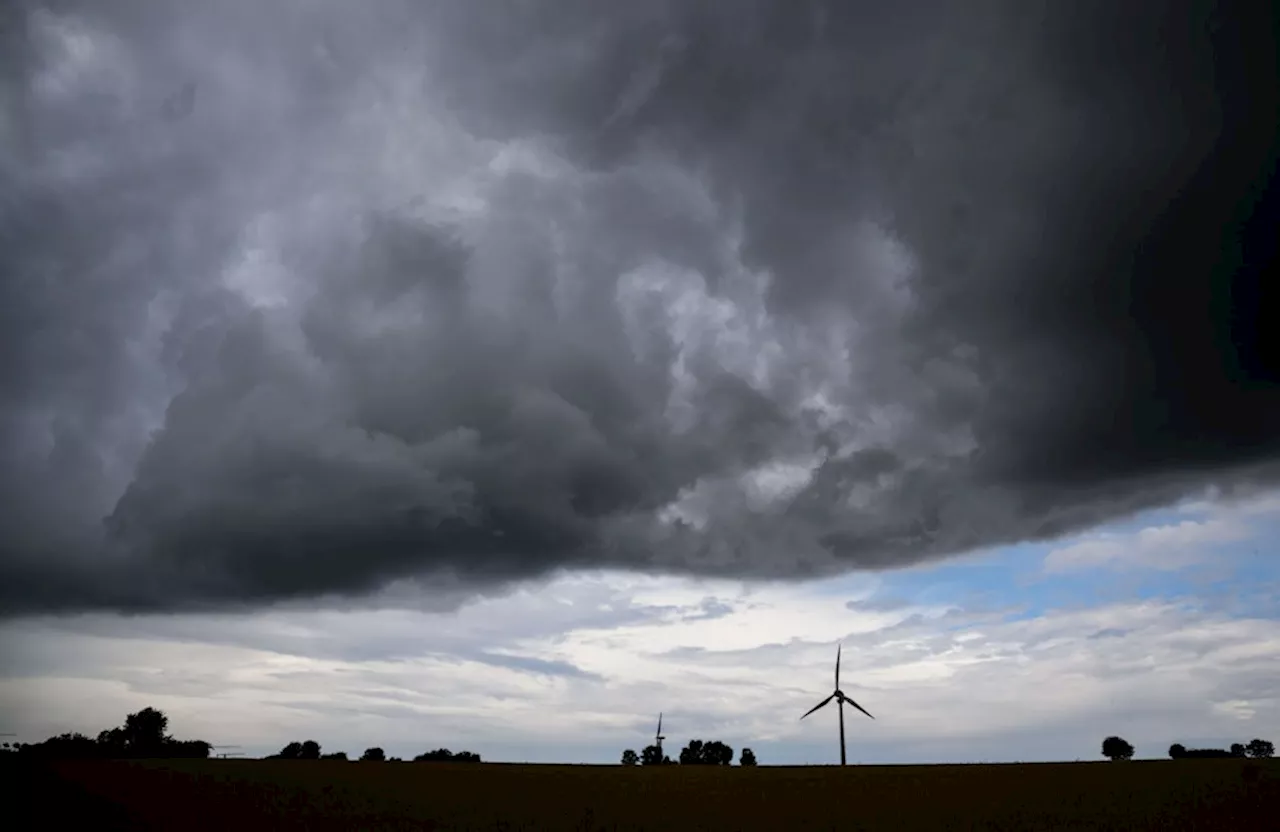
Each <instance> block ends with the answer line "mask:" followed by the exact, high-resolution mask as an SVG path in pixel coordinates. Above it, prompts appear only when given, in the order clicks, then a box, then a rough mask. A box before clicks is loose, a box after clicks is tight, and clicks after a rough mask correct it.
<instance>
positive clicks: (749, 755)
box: [738, 748, 756, 766]
mask: <svg viewBox="0 0 1280 832" xmlns="http://www.w3.org/2000/svg"><path fill="white" fill-rule="evenodd" d="M755 764H756V752H754V751H752V750H751V749H750V748H744V749H742V756H741V757H739V758H738V765H740V766H754V765H755Z"/></svg>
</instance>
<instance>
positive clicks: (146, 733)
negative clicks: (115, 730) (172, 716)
mask: <svg viewBox="0 0 1280 832" xmlns="http://www.w3.org/2000/svg"><path fill="white" fill-rule="evenodd" d="M168 729H169V717H167V716H165V715H164V713H163V712H161V711H157V710H156V709H155V708H143V709H142V710H140V711H138V712H137V713H133V714H129V715H128V716H126V717H125V718H124V727H123V729H122V732H123V735H124V743H125V748H126V750H127V751H128V753H129V756H131V757H149V756H160V754H161V751H162V746H164V744H165V743H166V742H168V741H169V739H170V737H169V735H168V734H166V733H165V732H166V731H167V730H168Z"/></svg>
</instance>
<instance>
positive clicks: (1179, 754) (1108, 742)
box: [1102, 737, 1276, 761]
mask: <svg viewBox="0 0 1280 832" xmlns="http://www.w3.org/2000/svg"><path fill="white" fill-rule="evenodd" d="M1133 750H1134V749H1133V746H1132V745H1131V744H1130V743H1128V742H1127V741H1125V740H1124V739H1123V738H1121V737H1107V738H1106V739H1105V740H1103V741H1102V756H1104V757H1106V758H1107V759H1109V760H1112V761H1115V760H1129V759H1132V758H1133ZM1275 753H1276V747H1275V745H1273V744H1272V743H1271V741H1270V740H1261V739H1256V738H1255V739H1252V740H1250V741H1249V742H1248V743H1239V742H1236V743H1232V744H1231V747H1230V748H1187V747H1186V746H1184V745H1183V744H1182V743H1179V742H1175V743H1174V744H1173V745H1171V746H1169V757H1170V758H1171V759H1174V760H1216V759H1229V758H1232V757H1235V758H1241V757H1252V758H1254V759H1255V760H1261V759H1264V758H1266V757H1274V756H1275Z"/></svg>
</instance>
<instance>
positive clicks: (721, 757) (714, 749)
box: [622, 740, 756, 766]
mask: <svg viewBox="0 0 1280 832" xmlns="http://www.w3.org/2000/svg"><path fill="white" fill-rule="evenodd" d="M622 764H623V765H624V766H635V765H641V766H669V765H672V761H671V758H670V757H668V756H667V755H665V754H663V753H662V749H661V748H659V747H658V746H656V745H648V746H645V747H644V749H643V750H642V751H641V752H640V753H639V754H636V752H635V750H634V749H631V748H628V749H627V750H626V751H623V752H622ZM732 764H733V748H732V747H731V746H728V745H725V744H724V743H722V742H720V741H719V740H711V741H709V742H703V741H702V740H689V744H688V745H686V746H685V747H684V748H683V749H682V750H681V751H680V765H682V766H727V765H732ZM755 764H756V755H755V752H754V751H752V750H751V749H750V748H744V749H742V756H741V757H740V758H739V759H738V765H740V766H754V765H755Z"/></svg>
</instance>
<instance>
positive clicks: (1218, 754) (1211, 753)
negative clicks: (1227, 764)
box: [1182, 748, 1231, 760]
mask: <svg viewBox="0 0 1280 832" xmlns="http://www.w3.org/2000/svg"><path fill="white" fill-rule="evenodd" d="M1230 757H1231V752H1230V751H1228V750H1227V749H1225V748H1188V749H1187V750H1186V751H1184V752H1183V754H1182V758H1183V759H1185V760H1226V759H1229V758H1230Z"/></svg>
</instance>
